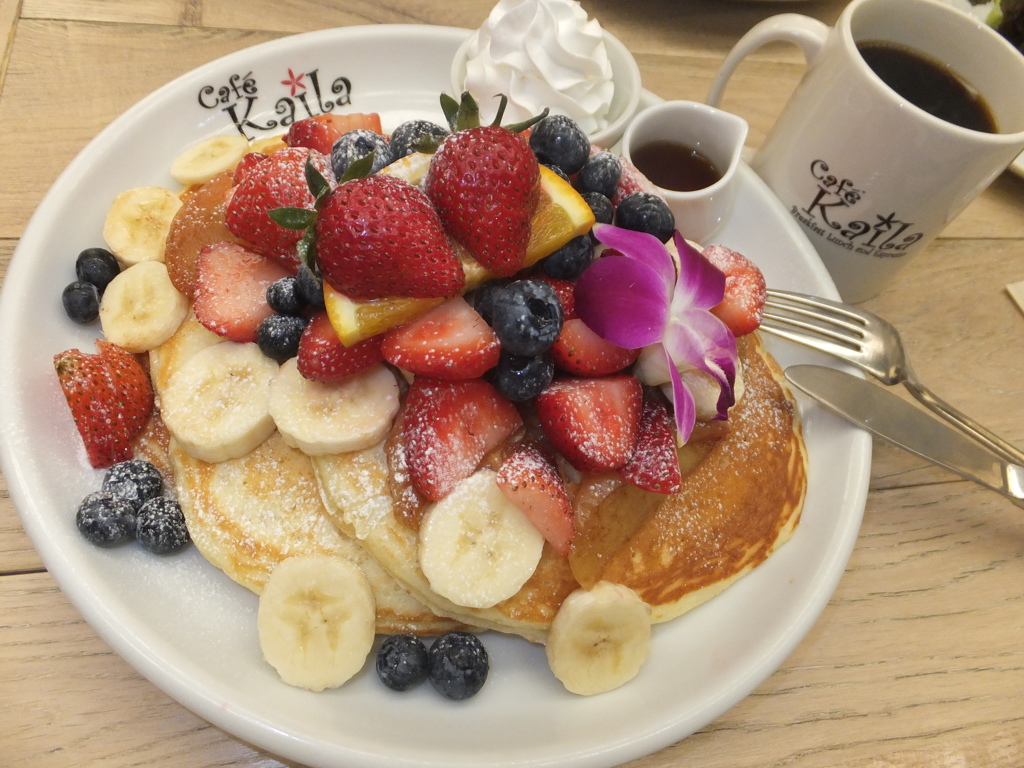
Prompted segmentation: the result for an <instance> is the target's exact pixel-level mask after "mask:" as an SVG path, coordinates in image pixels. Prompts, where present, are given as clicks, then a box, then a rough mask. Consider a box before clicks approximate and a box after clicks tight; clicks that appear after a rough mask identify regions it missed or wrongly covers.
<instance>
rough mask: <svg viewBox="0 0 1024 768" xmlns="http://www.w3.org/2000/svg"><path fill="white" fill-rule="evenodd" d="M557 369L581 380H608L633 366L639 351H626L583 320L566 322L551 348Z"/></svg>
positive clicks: (577, 319) (576, 319)
mask: <svg viewBox="0 0 1024 768" xmlns="http://www.w3.org/2000/svg"><path fill="white" fill-rule="evenodd" d="M551 354H552V356H553V357H554V358H555V365H557V366H558V367H559V368H561V369H562V370H563V371H565V372H566V373H572V374H575V375H577V376H604V375H605V374H608V373H616V372H617V371H621V370H622V369H623V368H625V367H626V366H629V365H632V364H633V363H634V362H635V361H636V359H637V357H639V356H640V350H639V349H624V348H623V347H620V346H617V345H615V344H612V343H611V342H610V341H606V340H605V339H602V338H601V337H600V336H598V335H597V334H596V333H594V331H592V330H591V329H590V326H588V325H587V324H586V323H584V322H583V321H582V320H581V319H579V318H575V319H573V320H566V321H565V323H564V324H563V325H562V331H561V333H559V334H558V338H557V339H555V343H554V344H553V345H552V346H551Z"/></svg>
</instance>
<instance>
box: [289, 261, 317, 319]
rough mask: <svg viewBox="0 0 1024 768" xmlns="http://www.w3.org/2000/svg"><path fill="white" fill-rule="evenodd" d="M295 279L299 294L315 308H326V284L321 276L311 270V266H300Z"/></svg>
mask: <svg viewBox="0 0 1024 768" xmlns="http://www.w3.org/2000/svg"><path fill="white" fill-rule="evenodd" d="M295 280H296V282H297V286H298V289H299V296H301V297H302V300H303V301H305V302H306V303H307V304H308V305H309V306H310V307H312V308H313V309H323V308H324V284H323V283H322V282H321V281H320V278H319V277H317V276H316V275H314V274H313V273H312V272H310V271H309V267H307V266H306V265H305V264H303V265H301V266H300V267H299V272H298V274H297V275H295Z"/></svg>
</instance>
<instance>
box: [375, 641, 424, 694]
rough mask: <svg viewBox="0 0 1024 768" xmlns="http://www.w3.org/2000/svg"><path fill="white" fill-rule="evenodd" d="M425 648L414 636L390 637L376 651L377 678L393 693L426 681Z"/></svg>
mask: <svg viewBox="0 0 1024 768" xmlns="http://www.w3.org/2000/svg"><path fill="white" fill-rule="evenodd" d="M427 658H428V656H427V646H425V645H424V644H423V641H422V640H420V639H419V638H418V637H416V636H415V635H391V637H389V638H387V639H386V640H384V642H383V643H381V646H380V650H379V651H377V677H379V678H380V681H381V682H382V683H384V685H386V686H387V687H388V688H390V689H391V690H393V691H407V690H409V689H410V688H412V687H413V686H416V685H419V684H420V683H422V682H423V681H424V680H426V679H427Z"/></svg>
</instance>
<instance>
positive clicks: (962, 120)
mask: <svg viewBox="0 0 1024 768" xmlns="http://www.w3.org/2000/svg"><path fill="white" fill-rule="evenodd" d="M857 50H858V51H860V55H861V57H862V58H863V59H864V61H865V62H866V63H867V65H868V66H869V67H871V69H872V70H873V71H874V73H875V74H876V75H878V77H879V78H880V79H881V80H882V82H884V83H885V84H886V85H888V86H889V87H890V88H892V89H893V90H894V91H896V93H898V94H899V95H900V96H902V97H903V98H905V99H906V100H907V101H909V102H910V103H911V104H914V105H915V106H917V107H920V108H921V109H923V110H924V111H925V112H927V113H928V114H930V115H934V116H935V117H938V118H941V119H942V120H945V121H946V122H948V123H953V124H954V125H959V126H963V127H964V128H970V129H971V130H972V131H982V132H984V133H995V132H996V121H995V118H994V117H993V116H992V110H991V109H989V106H988V104H987V103H986V102H985V99H984V98H983V97H982V96H981V94H979V93H978V92H977V91H975V90H974V89H973V88H971V87H970V86H969V85H968V84H967V83H965V82H964V81H963V80H962V79H961V78H960V76H959V75H957V74H956V73H955V72H953V71H952V70H950V69H949V67H946V66H945V65H943V64H941V63H940V62H938V61H935V60H934V59H931V58H929V57H927V56H925V55H924V54H922V53H919V52H918V51H915V50H912V49H910V48H904V47H902V46H899V45H895V44H893V43H886V42H881V41H874V40H869V41H865V42H861V43H857Z"/></svg>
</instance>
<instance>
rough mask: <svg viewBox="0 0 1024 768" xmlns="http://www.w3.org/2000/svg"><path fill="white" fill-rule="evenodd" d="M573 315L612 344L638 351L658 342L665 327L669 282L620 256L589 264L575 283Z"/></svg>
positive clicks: (643, 264)
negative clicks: (574, 313)
mask: <svg viewBox="0 0 1024 768" xmlns="http://www.w3.org/2000/svg"><path fill="white" fill-rule="evenodd" d="M575 297H576V314H577V315H579V317H580V318H582V320H583V322H584V323H586V324H587V325H588V326H589V327H590V328H591V330H593V331H594V333H596V334H597V335H599V336H601V337H602V338H603V339H605V340H606V341H610V342H611V343H612V344H617V345H618V346H620V347H625V348H626V349H639V348H640V347H645V346H647V345H648V344H654V343H656V342H659V341H661V337H662V335H663V334H664V333H665V326H666V325H667V324H668V319H669V308H670V306H671V304H670V302H671V283H669V284H667V285H666V284H665V283H664V281H663V280H662V279H661V277H660V275H659V274H658V272H657V271H656V270H655V269H652V268H651V267H650V266H649V265H648V264H646V263H645V262H644V261H638V260H635V259H631V258H629V257H627V256H624V255H621V254H615V255H611V256H605V257H603V258H600V259H598V260H597V261H595V262H594V263H593V264H591V265H590V266H589V267H588V268H587V270H586V272H584V273H583V274H582V275H580V278H579V280H578V281H577V282H576V290H575Z"/></svg>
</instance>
